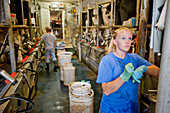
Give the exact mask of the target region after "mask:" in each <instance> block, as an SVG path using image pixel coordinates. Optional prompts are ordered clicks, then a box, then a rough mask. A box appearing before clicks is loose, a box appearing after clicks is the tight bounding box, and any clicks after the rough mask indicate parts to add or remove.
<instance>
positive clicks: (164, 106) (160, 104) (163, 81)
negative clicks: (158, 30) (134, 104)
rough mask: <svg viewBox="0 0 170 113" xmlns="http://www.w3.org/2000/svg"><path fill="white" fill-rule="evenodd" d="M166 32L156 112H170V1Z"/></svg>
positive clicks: (169, 3)
mask: <svg viewBox="0 0 170 113" xmlns="http://www.w3.org/2000/svg"><path fill="white" fill-rule="evenodd" d="M166 14H167V15H166V23H165V32H164V40H163V48H162V58H161V66H160V73H159V83H158V95H157V103H156V113H169V112H170V107H169V106H170V96H169V95H170V87H169V86H170V82H169V81H170V76H169V73H170V68H169V67H170V59H169V57H170V46H169V42H170V38H169V36H170V32H169V30H170V2H168V5H167V13H166Z"/></svg>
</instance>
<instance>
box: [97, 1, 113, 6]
mask: <svg viewBox="0 0 170 113" xmlns="http://www.w3.org/2000/svg"><path fill="white" fill-rule="evenodd" d="M107 3H111V1H107V2H100V3H98V5H101V4H107Z"/></svg>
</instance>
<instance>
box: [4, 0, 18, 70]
mask: <svg viewBox="0 0 170 113" xmlns="http://www.w3.org/2000/svg"><path fill="white" fill-rule="evenodd" d="M3 4H4V11H5V20H6V23H7V24H9V25H10V28H9V29H8V41H9V48H10V61H11V71H12V72H14V71H15V70H16V62H15V52H14V37H13V30H12V24H11V18H10V8H9V3H8V0H3Z"/></svg>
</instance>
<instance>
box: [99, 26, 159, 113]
mask: <svg viewBox="0 0 170 113" xmlns="http://www.w3.org/2000/svg"><path fill="white" fill-rule="evenodd" d="M113 43H114V45H115V51H114V52H111V53H109V54H108V55H106V56H104V57H103V58H102V60H101V61H100V64H99V71H98V77H97V83H100V84H102V89H103V97H102V100H101V112H103V113H138V112H139V106H138V83H140V80H139V79H141V78H142V76H143V73H144V72H146V73H148V74H150V75H152V76H158V74H159V68H158V67H157V66H155V65H153V64H151V63H150V62H148V61H147V60H145V59H143V58H142V57H140V56H139V55H137V54H134V53H127V52H128V51H129V49H130V46H131V43H132V32H131V30H130V29H128V28H119V29H118V30H116V31H115V39H113Z"/></svg>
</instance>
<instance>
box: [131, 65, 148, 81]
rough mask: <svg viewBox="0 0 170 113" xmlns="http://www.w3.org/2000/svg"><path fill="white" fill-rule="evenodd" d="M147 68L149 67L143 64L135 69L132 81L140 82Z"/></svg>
mask: <svg viewBox="0 0 170 113" xmlns="http://www.w3.org/2000/svg"><path fill="white" fill-rule="evenodd" d="M147 70H148V67H147V66H145V65H142V66H140V67H138V68H137V69H136V70H135V71H134V73H133V74H132V77H133V81H132V82H133V83H134V82H135V81H137V82H138V83H140V80H139V79H141V78H142V76H143V73H144V72H146V71H147Z"/></svg>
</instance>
